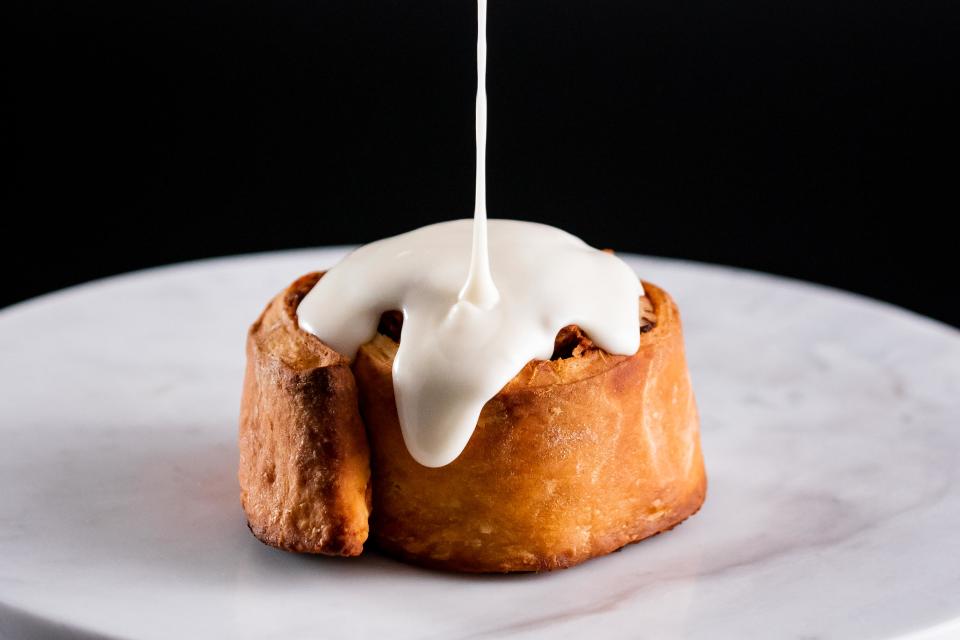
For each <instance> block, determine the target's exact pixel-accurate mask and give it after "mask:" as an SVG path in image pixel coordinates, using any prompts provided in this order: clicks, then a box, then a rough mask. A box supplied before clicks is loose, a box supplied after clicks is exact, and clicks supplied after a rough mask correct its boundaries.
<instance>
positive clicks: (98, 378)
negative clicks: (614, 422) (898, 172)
mask: <svg viewBox="0 0 960 640" xmlns="http://www.w3.org/2000/svg"><path fill="white" fill-rule="evenodd" d="M342 252H343V251H342V250H341V249H327V250H313V251H299V252H289V253H280V254H267V255H259V256H252V257H240V258H230V259H223V260H212V261H205V262H198V263H193V264H185V265H179V266H174V267H167V268H163V269H156V270H151V271H145V272H140V273H135V274H131V275H126V276H121V277H117V278H111V279H108V280H104V281H100V282H95V283H92V284H88V285H84V286H81V287H76V288H73V289H69V290H66V291H62V292H59V293H55V294H52V295H49V296H45V297H42V298H39V299H36V300H33V301H30V302H27V303H25V304H21V305H16V306H14V307H11V308H9V309H6V310H4V311H2V312H0V637H11V638H19V637H44V638H46V637H51V636H53V635H55V634H56V633H57V632H60V633H61V634H62V635H64V636H69V637H77V635H78V634H80V633H81V632H86V633H89V634H90V635H91V636H92V637H95V636H97V635H99V634H103V635H107V636H111V637H118V638H258V639H262V638H319V637H324V638H332V637H373V636H383V637H386V638H444V639H446V638H481V637H504V636H510V637H523V638H535V637H549V638H564V637H596V638H600V637H602V638H620V637H624V638H705V639H715V638H738V639H739V638H895V637H913V634H916V633H920V636H918V637H925V638H927V637H929V638H933V637H954V638H956V637H960V635H956V634H958V633H960V481H958V471H957V469H958V452H960V334H958V332H957V331H955V330H953V329H950V328H948V327H946V326H943V325H940V324H937V323H935V322H932V321H930V320H926V319H924V318H922V317H919V316H916V315H913V314H910V313H907V312H905V311H902V310H899V309H896V308H894V307H890V306H887V305H883V304H881V303H877V302H873V301H870V300H867V299H863V298H859V297H855V296H852V295H849V294H844V293H841V292H838V291H834V290H829V289H824V288H820V287H814V286H811V285H807V284H802V283H799V282H794V281H789V280H783V279H778V278H773V277H770V276H765V275H760V274H755V273H748V272H742V271H735V270H731V269H725V268H718V267H710V266H704V265H697V264H691V263H683V262H674V261H667V260H653V259H647V258H631V259H630V260H631V263H632V264H633V265H634V266H635V267H636V269H637V271H638V272H639V273H640V274H642V275H643V276H644V277H645V278H647V279H649V280H651V281H654V282H657V283H659V284H661V285H663V286H664V287H666V288H667V289H668V290H669V291H671V292H672V293H673V294H674V295H675V297H676V298H677V300H678V302H679V304H680V308H681V310H682V311H683V314H684V322H685V329H686V336H687V345H688V355H689V361H690V367H691V370H692V374H693V379H694V387H695V390H696V392H697V397H698V401H699V404H700V409H701V413H702V430H703V441H704V452H705V455H706V461H707V469H708V473H709V477H710V489H709V493H708V497H707V502H706V505H705V506H704V508H703V510H702V511H701V512H700V513H699V514H698V515H697V516H695V517H694V518H692V519H691V520H689V521H688V522H686V523H684V524H683V525H682V526H681V527H679V528H678V529H676V530H674V531H672V532H669V533H667V534H665V535H662V536H657V537H656V538H654V539H652V540H649V541H646V542H643V543H641V544H639V545H634V546H631V547H629V548H627V549H625V550H624V551H622V552H620V553H615V554H612V555H610V556H607V557H605V558H601V559H597V560H593V561H590V562H588V563H586V564H585V565H582V566H580V567H578V568H575V569H570V570H567V571H561V572H556V573H552V574H544V575H520V576H461V575H449V574H444V573H436V572H430V571H425V570H422V569H417V568H414V567H410V566H407V565H404V564H400V563H397V562H394V561H392V560H389V559H386V558H382V557H378V556H376V555H372V554H369V555H365V556H364V557H362V558H360V559H330V558H316V557H308V556H298V555H292V554H287V553H283V552H280V551H276V550H273V549H270V548H268V547H266V546H264V545H262V544H260V543H259V542H257V541H256V540H255V539H254V538H253V536H251V535H250V533H249V532H248V531H247V528H246V526H245V520H244V517H243V514H242V512H241V509H240V506H239V500H238V489H237V482H236V472H235V467H236V458H237V452H236V446H235V442H234V440H235V432H236V421H237V410H238V405H239V400H240V397H239V393H240V382H241V376H242V370H243V359H244V355H243V345H244V337H245V331H246V328H247V325H248V324H249V323H250V322H251V321H252V320H253V319H254V318H255V317H256V315H257V313H258V312H259V311H260V309H261V308H262V306H263V305H264V304H265V303H266V301H267V299H268V298H269V297H270V296H271V295H273V294H274V293H275V292H277V291H278V290H280V289H281V288H282V287H283V286H285V285H286V284H287V283H288V282H289V281H291V280H293V279H294V278H295V277H296V276H298V275H300V274H301V273H303V272H306V271H309V270H312V269H315V268H319V267H324V266H327V265H330V264H331V263H332V262H333V261H334V260H335V259H336V258H337V257H339V256H340V255H341V254H342ZM7 277H16V274H8V275H7Z"/></svg>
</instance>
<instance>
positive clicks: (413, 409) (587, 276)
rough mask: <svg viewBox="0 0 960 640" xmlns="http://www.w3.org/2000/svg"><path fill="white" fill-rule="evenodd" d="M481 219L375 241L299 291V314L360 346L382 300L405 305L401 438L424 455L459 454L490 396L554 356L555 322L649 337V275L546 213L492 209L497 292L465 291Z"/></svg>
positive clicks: (597, 337)
mask: <svg viewBox="0 0 960 640" xmlns="http://www.w3.org/2000/svg"><path fill="white" fill-rule="evenodd" d="M472 227H473V223H472V222H471V221H470V220H454V221H451V222H441V223H439V224H434V225H430V226H428V227H423V228H421V229H417V230H415V231H410V232H408V233H404V234H402V235H399V236H395V237H393V238H387V239H385V240H380V241H377V242H373V243H371V244H368V245H365V246H363V247H361V248H359V249H357V250H356V251H354V252H353V253H352V254H350V255H349V256H347V257H346V258H345V259H344V260H343V261H342V262H340V263H339V264H338V265H336V266H335V267H333V268H332V269H331V270H330V271H329V272H327V274H326V275H325V276H324V277H323V278H322V279H321V280H320V282H319V283H318V284H317V285H316V286H315V287H314V288H313V290H312V291H310V293H309V294H307V296H306V297H305V298H304V299H303V301H302V302H301V303H300V307H299V309H298V315H299V321H300V326H301V328H303V329H304V330H305V331H308V332H310V333H312V334H314V335H316V336H317V337H319V338H320V339H321V340H323V341H324V342H326V343H327V344H329V345H330V346H332V347H333V348H334V349H336V350H337V351H339V352H340V353H342V354H344V355H347V356H349V357H353V356H354V355H355V354H356V352H357V349H358V348H359V347H360V345H361V344H363V343H364V342H366V341H368V340H370V339H371V338H372V337H373V336H374V335H375V334H376V331H377V325H378V323H379V320H380V316H381V314H382V313H383V312H384V311H387V310H390V309H399V310H401V311H403V317H404V320H403V329H402V332H401V341H400V348H399V350H398V352H397V356H396V358H395V360H394V363H393V387H394V391H395V394H396V399H397V411H398V414H399V418H400V425H401V428H402V431H403V438H404V441H405V442H406V445H407V448H408V449H409V451H410V454H411V455H412V456H413V457H414V459H416V460H417V461H418V462H420V463H421V464H423V465H426V466H428V467H439V466H443V465H445V464H448V463H450V462H452V461H453V460H454V459H456V457H457V456H458V455H460V452H461V451H463V448H464V447H465V446H466V444H467V442H468V441H469V440H470V436H471V435H472V433H473V430H474V428H475V427H476V424H477V419H478V418H479V416H480V410H481V409H482V408H483V405H484V404H485V403H486V402H487V400H489V399H490V398H492V397H493V396H494V395H496V393H497V392H498V391H500V389H501V388H503V386H504V385H505V384H506V383H507V382H509V381H510V379H511V378H513V377H514V376H515V375H516V374H517V373H518V372H519V371H520V369H522V368H523V366H524V365H525V364H526V363H527V362H529V361H530V360H531V359H533V358H539V359H548V358H550V356H551V355H552V353H553V347H554V340H555V339H556V336H557V333H558V332H559V331H560V329H562V328H563V327H565V326H567V325H568V324H577V325H579V326H580V327H581V328H582V329H583V330H584V331H586V332H587V334H588V335H589V336H590V338H591V339H592V340H593V341H594V342H596V343H597V344H598V345H599V346H600V347H601V348H603V349H604V350H606V351H608V352H610V353H617V354H624V355H628V354H633V353H635V352H636V350H637V348H638V347H639V345H640V328H639V313H640V308H639V304H640V303H639V298H640V296H641V295H643V290H642V287H641V286H640V282H639V280H638V279H637V276H636V274H634V272H633V270H632V269H630V267H629V266H627V264H626V263H625V262H623V261H622V260H620V259H619V258H617V257H616V256H614V255H611V254H608V253H604V252H602V251H597V250H596V249H593V248H591V247H590V246H588V245H587V244H586V243H584V242H583V241H582V240H580V239H579V238H577V237H575V236H572V235H570V234H568V233H566V232H565V231H561V230H560V229H556V228H554V227H550V226H547V225H542V224H536V223H532V222H520V221H517V220H490V221H489V234H490V238H489V245H490V246H489V249H490V251H489V262H490V269H491V273H492V276H493V280H494V282H496V283H497V287H498V290H499V300H498V301H497V302H496V304H494V305H493V306H491V307H490V308H487V309H485V308H483V307H482V306H478V305H476V304H473V303H472V302H470V301H469V300H464V299H460V298H459V292H460V290H461V288H462V286H463V282H464V281H465V280H466V278H467V273H468V271H469V263H468V260H467V256H468V254H469V252H470V247H471V243H472V238H473V233H472Z"/></svg>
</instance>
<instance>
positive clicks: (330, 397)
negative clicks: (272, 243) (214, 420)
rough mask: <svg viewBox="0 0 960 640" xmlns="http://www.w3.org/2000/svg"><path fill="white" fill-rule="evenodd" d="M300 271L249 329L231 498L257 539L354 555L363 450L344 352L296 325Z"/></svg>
mask: <svg viewBox="0 0 960 640" xmlns="http://www.w3.org/2000/svg"><path fill="white" fill-rule="evenodd" d="M319 277H320V275H319V274H310V275H308V276H304V277H303V278H300V279H299V280H297V281H296V282H295V283H293V284H292V285H291V286H290V287H289V288H288V289H287V290H286V291H285V292H284V293H283V294H281V295H279V296H277V297H276V298H274V299H273V300H272V301H271V302H270V304H269V305H268V306H267V308H266V309H265V310H264V312H263V313H262V314H261V316H260V318H259V319H258V320H257V321H256V322H255V323H254V324H253V326H252V327H251V328H250V333H249V335H248V337H247V371H246V376H245V378H244V383H243V384H244V386H243V399H242V402H241V411H240V472H239V479H240V487H241V501H242V503H243V508H244V510H245V511H246V513H247V520H248V522H249V525H250V530H251V531H252V532H253V533H254V535H256V536H257V538H259V539H260V540H262V541H263V542H265V543H267V544H269V545H272V546H275V547H279V548H282V549H287V550H289V551H300V552H307V553H323V554H328V555H344V556H354V555H359V554H360V552H361V551H362V550H363V543H364V542H365V541H366V539H367V535H368V531H369V529H368V518H369V514H370V487H369V480H370V462H369V460H370V453H369V447H368V445H367V438H366V433H365V431H364V428H363V423H362V422H361V421H360V416H359V412H358V410H357V388H356V382H355V380H354V377H353V374H352V373H351V372H350V367H349V362H348V360H347V359H346V358H344V357H343V356H341V355H340V354H338V353H337V352H336V351H334V350H333V349H331V348H329V347H328V346H327V345H325V344H324V343H323V342H321V341H320V340H318V339H317V338H315V337H314V336H312V335H309V334H307V333H305V332H303V331H300V329H299V328H298V327H297V323H296V307H297V304H298V303H299V300H300V299H301V298H302V297H303V296H304V295H306V293H307V292H308V291H310V289H311V288H312V287H313V285H314V284H315V283H316V282H317V280H318V279H319Z"/></svg>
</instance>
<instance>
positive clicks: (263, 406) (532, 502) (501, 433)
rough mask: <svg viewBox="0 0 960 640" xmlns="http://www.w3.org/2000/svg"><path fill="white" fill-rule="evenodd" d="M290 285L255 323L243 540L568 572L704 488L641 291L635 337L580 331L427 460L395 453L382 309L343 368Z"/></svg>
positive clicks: (643, 531) (678, 516)
mask: <svg viewBox="0 0 960 640" xmlns="http://www.w3.org/2000/svg"><path fill="white" fill-rule="evenodd" d="M321 277H322V274H320V273H314V274H309V275H306V276H303V277H302V278H300V279H299V280H297V281H296V282H294V283H293V284H292V285H290V287H288V288H287V289H286V290H285V291H284V292H283V293H281V294H280V295H278V296H277V297H276V298H274V299H273V300H272V301H271V302H270V304H269V305H268V306H267V308H266V309H265V310H264V312H263V313H262V314H261V316H260V318H259V319H258V320H257V321H256V322H255V323H254V324H253V326H252V327H251V329H250V333H249V336H248V341H247V358H248V361H247V371H246V377H245V381H244V389H243V399H242V410H241V418H240V473H239V479H240V485H241V489H242V492H241V497H242V502H243V506H244V510H245V511H246V514H247V519H248V522H249V526H250V529H251V531H252V532H253V533H254V535H255V536H256V537H257V538H259V539H260V540H262V541H263V542H265V543H267V544H269V545H272V546H275V547H279V548H282V549H287V550H290V551H299V552H308V553H322V554H329V555H345V556H353V555H358V554H359V553H360V552H361V551H362V550H363V548H364V545H365V543H367V542H368V537H369V539H370V541H372V542H373V543H374V545H375V546H376V547H377V548H379V549H381V550H382V551H384V552H386V553H388V554H390V555H394V556H397V557H400V558H402V559H404V560H407V561H411V562H414V563H418V564H423V565H428V566H431V567H436V568H441V569H449V570H456V571H469V572H513V571H539V570H548V569H556V568H562V567H568V566H572V565H575V564H577V563H579V562H582V561H584V560H587V559H588V558H591V557H594V556H598V555H602V554H606V553H609V552H611V551H614V550H616V549H619V548H620V547H622V546H624V545H626V544H629V543H631V542H637V541H639V540H642V539H644V538H647V537H649V536H652V535H654V534H656V533H660V532H662V531H665V530H668V529H671V528H672V527H674V526H676V525H677V524H679V523H680V522H682V521H683V520H684V519H686V518H687V517H689V516H690V515H692V514H693V513H695V512H696V511H697V510H698V509H699V507H700V505H701V504H702V502H703V500H704V496H705V491H706V475H705V472H704V466H703V459H702V455H701V450H700V440H699V433H698V417H697V410H696V405H695V403H694V398H693V391H692V388H691V385H690V379H689V375H688V372H687V367H686V362H685V356H684V347H683V337H682V332H681V325H680V316H679V312H678V310H677V307H676V305H675V303H674V302H673V300H672V299H671V298H670V297H669V295H667V294H666V293H665V292H664V291H663V290H661V289H659V288H657V287H656V286H654V285H652V284H649V283H646V282H645V283H644V291H645V297H644V298H642V299H641V303H642V304H641V310H642V312H641V317H640V318H639V322H640V326H641V331H643V337H642V340H641V343H640V348H639V350H638V351H637V352H636V353H634V354H633V355H630V356H618V355H611V354H608V353H606V352H605V351H603V350H602V349H600V348H598V347H597V346H595V345H594V344H593V343H592V342H591V340H590V339H589V337H588V336H587V335H586V334H584V332H582V331H581V330H579V329H578V328H577V327H576V326H570V327H567V328H566V329H564V330H563V331H561V332H560V334H559V335H558V337H557V343H556V349H555V353H554V357H553V358H552V359H551V360H532V361H530V362H529V363H528V364H527V365H526V366H525V367H524V368H523V369H522V371H520V372H519V373H518V374H517V375H516V376H515V377H514V378H513V379H512V380H511V381H510V382H509V383H508V384H507V385H506V386H504V387H503V389H502V390H501V391H500V392H499V393H498V394H496V396H494V397H493V398H492V399H491V400H489V401H488V402H487V403H486V405H485V406H484V408H483V410H482V413H481V415H480V419H479V421H478V424H477V427H476V430H475V431H474V433H473V436H472V437H471V439H470V441H469V443H468V444H467V446H466V448H465V449H464V450H463V452H462V453H461V454H460V456H459V457H457V458H456V460H454V461H453V462H452V463H450V464H448V465H446V466H442V467H438V468H429V467H425V466H422V465H420V464H419V463H417V462H416V461H415V460H414V459H413V458H412V457H411V455H410V454H409V452H408V451H407V449H406V447H405V445H404V441H403V438H402V436H401V429H400V425H399V422H398V419H397V410H396V405H395V399H394V390H393V385H392V378H391V367H392V364H393V358H394V356H395V354H396V351H397V347H398V342H397V340H398V338H399V325H400V323H401V321H402V320H401V318H400V316H399V315H398V314H395V313H386V314H384V316H383V318H382V320H381V323H380V329H379V331H378V333H377V335H376V336H375V337H374V338H373V339H372V340H371V341H369V342H368V343H366V344H364V345H363V346H362V347H361V348H360V350H359V352H358V353H357V355H356V358H354V360H353V362H352V363H351V362H350V360H349V359H348V358H347V357H345V356H344V355H342V354H339V353H337V352H336V351H335V350H333V349H332V348H331V347H329V346H328V345H326V344H325V343H324V342H323V341H322V340H320V339H319V338H317V337H315V336H314V335H312V334H309V333H306V332H305V331H303V330H301V329H300V327H299V326H298V321H297V306H298V304H299V302H300V300H301V299H302V298H303V297H304V296H305V295H306V294H307V293H308V292H309V291H310V289H311V288H312V287H313V286H314V285H315V284H316V282H317V281H318V280H319V279H320V278H321Z"/></svg>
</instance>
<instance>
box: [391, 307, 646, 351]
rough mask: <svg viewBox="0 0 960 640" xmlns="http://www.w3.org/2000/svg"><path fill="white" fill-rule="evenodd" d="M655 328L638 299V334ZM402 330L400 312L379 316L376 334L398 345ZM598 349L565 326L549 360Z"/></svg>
mask: <svg viewBox="0 0 960 640" xmlns="http://www.w3.org/2000/svg"><path fill="white" fill-rule="evenodd" d="M655 326H657V316H656V314H655V313H654V310H653V305H652V304H651V303H650V299H649V298H647V297H646V296H643V297H642V298H640V333H646V332H647V331H650V330H651V329H653V328H654V327H655ZM402 328H403V313H401V312H400V311H396V310H394V311H386V312H384V314H383V315H382V316H380V324H379V326H378V327H377V332H378V333H381V334H383V335H385V336H387V337H388V338H390V339H391V340H393V341H394V342H396V343H398V344H399V343H400V330H401V329H402ZM599 349H600V347H598V346H596V345H595V344H594V343H593V340H591V339H590V337H589V336H588V335H587V334H586V333H584V332H583V330H582V329H581V328H580V327H578V326H577V325H575V324H571V325H567V326H566V327H564V328H563V329H560V333H558V334H557V339H556V340H555V341H554V343H553V355H552V356H550V359H551V360H563V359H565V358H578V357H580V356H582V355H583V354H584V353H587V352H588V351H596V350H599Z"/></svg>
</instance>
